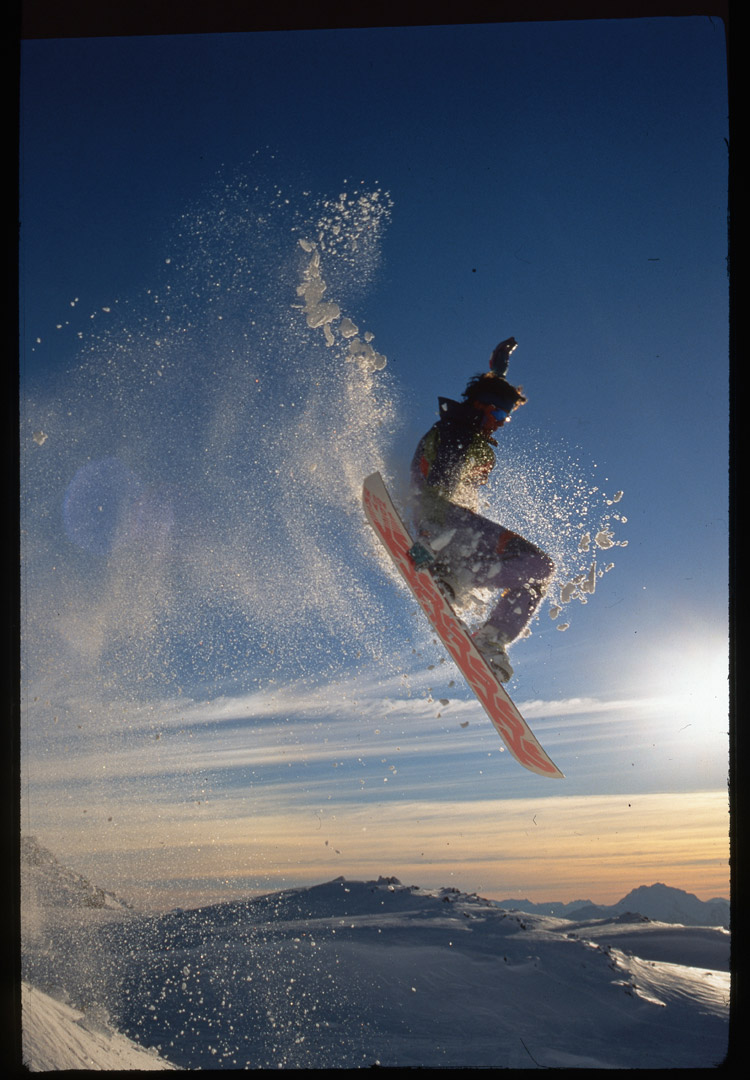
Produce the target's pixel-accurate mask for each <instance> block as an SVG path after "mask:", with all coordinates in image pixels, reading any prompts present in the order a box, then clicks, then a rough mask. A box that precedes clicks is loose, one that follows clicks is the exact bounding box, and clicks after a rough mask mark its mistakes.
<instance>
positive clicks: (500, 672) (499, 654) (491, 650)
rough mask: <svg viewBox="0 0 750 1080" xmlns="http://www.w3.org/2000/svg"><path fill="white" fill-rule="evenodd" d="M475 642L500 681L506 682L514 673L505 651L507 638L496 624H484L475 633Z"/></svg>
mask: <svg viewBox="0 0 750 1080" xmlns="http://www.w3.org/2000/svg"><path fill="white" fill-rule="evenodd" d="M473 639H474V644H475V645H476V647H477V648H478V649H479V651H480V653H481V654H482V656H483V657H484V658H485V660H486V661H487V663H488V664H489V665H490V667H491V668H492V670H493V671H494V672H495V674H496V675H497V677H498V679H499V680H500V682H503V683H506V682H508V680H509V679H510V678H511V676H512V675H513V668H512V667H511V663H510V660H509V659H508V653H507V652H506V651H505V646H506V645H507V638H505V637H504V636H503V634H502V633H501V632H500V631H499V630H497V629H495V627H494V626H483V627H481V628H480V629H479V630H477V631H476V633H475V634H474V635H473Z"/></svg>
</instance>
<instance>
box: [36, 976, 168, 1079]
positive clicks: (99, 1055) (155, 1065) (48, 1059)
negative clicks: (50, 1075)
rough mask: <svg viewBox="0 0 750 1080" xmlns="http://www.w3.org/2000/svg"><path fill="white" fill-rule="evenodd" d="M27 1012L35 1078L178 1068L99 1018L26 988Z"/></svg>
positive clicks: (39, 991) (40, 992) (38, 991)
mask: <svg viewBox="0 0 750 1080" xmlns="http://www.w3.org/2000/svg"><path fill="white" fill-rule="evenodd" d="M21 1008H22V1012H23V1059H24V1062H25V1064H26V1065H27V1067H28V1068H29V1070H30V1071H31V1072H51V1071H53V1070H54V1071H56V1070H60V1069H99V1070H102V1071H105V1070H106V1071H110V1070H112V1069H118V1070H122V1071H125V1070H126V1069H127V1070H130V1069H146V1070H152V1069H173V1068H174V1067H175V1066H173V1065H170V1064H169V1063H168V1062H166V1061H164V1059H163V1058H160V1057H159V1055H158V1054H157V1053H155V1052H154V1051H152V1050H143V1049H141V1047H139V1046H136V1044H135V1043H134V1042H131V1040H130V1039H127V1038H126V1037H125V1036H124V1035H120V1034H118V1033H117V1032H114V1031H112V1030H111V1029H110V1028H109V1027H108V1025H107V1024H106V1022H105V1021H103V1020H101V1019H98V1018H96V1016H95V1015H94V1014H89V1015H85V1014H84V1013H82V1012H80V1011H79V1010H78V1009H74V1008H72V1007H71V1006H70V1005H66V1004H65V1003H64V1002H62V1001H56V1000H55V999H54V998H51V997H50V996H49V995H48V994H44V993H42V991H41V990H38V989H36V987H33V986H29V985H28V984H27V983H24V984H23V986H22V995H21Z"/></svg>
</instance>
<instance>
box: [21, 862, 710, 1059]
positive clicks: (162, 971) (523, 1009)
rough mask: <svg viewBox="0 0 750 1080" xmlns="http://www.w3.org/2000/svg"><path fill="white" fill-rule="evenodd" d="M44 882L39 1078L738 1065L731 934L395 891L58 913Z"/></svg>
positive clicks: (28, 952)
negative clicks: (151, 1072)
mask: <svg viewBox="0 0 750 1080" xmlns="http://www.w3.org/2000/svg"><path fill="white" fill-rule="evenodd" d="M34 873H35V875H36V879H35V881H33V882H32V883H31V884H30V882H31V881H32V879H31V878H30V877H29V876H28V875H27V876H26V879H25V882H26V885H25V894H26V897H28V894H29V891H30V889H31V890H32V891H33V890H34V888H35V887H36V895H37V897H39V896H41V895H43V900H42V902H37V903H36V905H35V906H32V907H29V906H28V905H27V904H26V901H24V907H25V910H26V912H27V924H26V927H25V933H24V937H23V969H24V978H25V980H26V983H27V985H26V986H25V988H24V999H23V1001H24V1012H23V1025H24V1053H25V1055H26V1062H27V1064H28V1066H29V1068H31V1069H32V1070H35V1071H39V1070H49V1069H65V1068H106V1069H113V1068H117V1069H122V1068H133V1069H140V1068H169V1067H172V1066H174V1067H178V1068H181V1069H206V1068H230V1069H231V1068H235V1069H236V1068H362V1067H369V1066H372V1065H375V1064H380V1065H382V1066H390V1067H409V1066H412V1067H415V1066H423V1067H452V1068H461V1067H495V1068H550V1067H578V1068H653V1069H661V1068H705V1067H712V1066H715V1065H717V1064H719V1063H720V1062H721V1061H722V1060H723V1059H724V1057H725V1055H726V1053H727V1049H728V1012H729V994H730V975H729V970H728V968H729V933H728V931H726V930H724V929H722V928H720V927H680V926H676V925H667V924H663V923H655V922H651V921H648V920H644V919H642V918H640V917H635V916H633V917H628V918H627V919H624V920H623V918H622V917H620V918H619V919H614V920H588V921H584V922H574V921H572V920H570V919H565V918H560V917H555V916H549V915H538V914H532V913H524V912H519V911H508V910H507V909H504V908H502V907H500V906H498V904H497V903H496V902H494V901H491V900H485V899H483V898H481V897H479V896H476V895H473V894H472V895H467V894H464V893H461V892H459V891H457V890H456V889H443V890H424V889H420V888H418V887H416V886H404V885H402V884H400V883H399V882H398V881H397V880H396V879H394V878H379V879H378V880H377V881H367V882H363V881H349V880H346V879H344V878H338V879H336V880H334V881H330V882H327V883H325V884H321V885H316V886H313V887H310V888H301V889H291V890H288V891H284V892H277V893H271V894H268V895H266V896H260V897H254V898H246V899H242V900H237V901H233V902H227V903H221V904H215V905H212V906H210V907H204V908H198V909H194V910H186V911H183V910H175V911H172V912H169V913H167V914H163V915H148V916H145V915H138V914H136V913H133V912H131V911H128V910H126V909H124V908H123V909H121V910H120V911H119V912H118V911H117V910H115V909H114V908H113V907H109V908H108V909H107V910H106V912H105V911H104V910H103V909H101V908H99V909H95V908H91V907H82V906H80V904H79V905H78V906H77V905H76V904H75V903H72V902H71V900H70V893H69V894H68V901H67V902H66V904H57V905H54V904H52V903H51V902H50V899H51V896H52V894H53V893H54V888H53V884H52V881H51V878H54V877H56V878H57V879H58V880H65V881H67V884H68V886H69V887H70V886H71V885H72V884H74V882H72V881H71V879H70V877H68V878H64V879H61V878H60V875H59V874H57V873H56V871H55V868H54V866H48V867H47V877H46V879H45V881H46V890H40V889H39V888H38V885H39V867H38V866H37V867H36V868H35V870H34ZM81 880H82V879H81ZM86 884H87V885H88V883H86ZM90 889H91V886H89V890H90ZM86 895H88V891H87V890H86V889H83V891H82V892H81V893H80V895H79V899H80V896H86ZM29 913H30V914H29ZM63 914H65V917H61V916H62V915H63ZM156 1054H158V1055H159V1057H157V1056H156Z"/></svg>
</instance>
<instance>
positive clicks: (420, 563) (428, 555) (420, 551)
mask: <svg viewBox="0 0 750 1080" xmlns="http://www.w3.org/2000/svg"><path fill="white" fill-rule="evenodd" d="M409 555H410V556H411V560H412V562H413V563H414V565H415V566H416V568H417V570H421V569H423V567H425V566H429V565H430V564H431V563H434V561H435V556H434V555H433V553H432V552H431V551H430V549H429V548H428V547H426V546H425V545H424V544H420V543H419V542H417V543H416V544H412V546H411V547H410V548H409Z"/></svg>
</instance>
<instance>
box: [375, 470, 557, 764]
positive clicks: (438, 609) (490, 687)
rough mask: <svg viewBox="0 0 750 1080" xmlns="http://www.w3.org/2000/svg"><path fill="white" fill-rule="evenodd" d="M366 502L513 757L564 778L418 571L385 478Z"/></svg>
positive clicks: (440, 597) (379, 532)
mask: <svg viewBox="0 0 750 1080" xmlns="http://www.w3.org/2000/svg"><path fill="white" fill-rule="evenodd" d="M362 502H363V505H364V510H365V516H366V517H367V520H368V522H369V523H370V525H371V526H372V528H373V529H374V531H375V533H376V535H377V536H378V538H379V539H380V541H381V543H382V544H383V546H384V547H385V549H386V551H387V552H388V554H389V555H390V556H391V558H392V559H393V561H394V563H395V564H396V567H397V569H398V570H399V572H400V574H401V576H402V577H403V579H404V581H405V582H406V584H407V585H408V586H409V588H410V589H411V591H412V593H413V594H414V596H415V597H416V599H417V601H418V603H419V605H420V607H421V608H422V610H423V611H424V613H425V615H426V616H427V618H428V619H429V620H430V623H431V624H432V626H433V628H434V630H435V632H436V633H437V635H438V637H439V638H440V640H441V641H442V643H443V645H444V646H445V648H446V649H447V650H448V652H449V653H450V655H451V656H452V657H453V659H454V661H455V662H456V665H457V666H458V668H459V670H460V671H461V674H462V675H463V676H464V678H465V679H466V681H467V683H468V684H469V686H470V687H471V689H472V691H473V692H474V694H475V695H476V697H477V699H478V700H479V701H480V703H481V704H482V706H483V707H484V710H485V712H486V713H487V715H488V716H489V718H490V720H491V721H492V723H493V724H494V726H495V728H496V729H497V731H498V732H499V734H500V737H501V738H502V740H503V742H504V743H505V745H506V746H507V748H508V749H509V750H510V752H511V754H512V755H513V757H514V758H515V759H516V761H518V762H519V763H520V764H521V765H523V766H524V768H526V769H529V770H530V771H531V772H534V773H538V774H539V775H540V776H550V777H562V776H563V774H562V773H561V772H560V770H559V769H558V768H557V766H556V765H555V764H554V763H553V762H552V761H551V760H550V758H549V756H548V755H547V754H546V753H545V751H544V750H543V749H542V747H541V746H540V745H539V743H538V741H537V739H536V738H535V736H534V734H533V732H532V731H531V729H530V727H529V725H528V724H527V723H526V721H525V720H524V718H523V717H522V716H521V714H520V712H519V711H518V709H517V708H516V706H515V705H514V703H513V701H512V700H511V698H510V696H509V694H508V692H507V690H506V689H505V687H504V686H503V684H502V683H501V682H500V680H499V679H498V678H497V676H496V674H495V673H494V671H493V670H492V668H491V666H490V665H489V663H488V662H487V661H486V660H485V659H484V657H483V656H482V654H481V653H480V652H479V650H478V649H477V647H476V645H475V644H474V642H473V641H472V638H471V635H470V633H469V631H468V630H467V629H466V627H465V626H464V624H463V623H462V622H461V620H460V619H459V618H458V616H457V615H456V613H455V612H454V610H453V608H452V607H451V605H450V604H449V602H448V600H446V598H445V596H444V595H443V593H442V592H441V591H440V589H439V588H438V585H437V583H436V582H435V579H434V578H433V576H432V574H431V573H430V571H429V569H427V568H417V567H416V566H415V564H414V560H413V559H412V557H411V555H410V554H409V552H410V550H411V548H412V544H413V541H412V538H411V536H410V535H409V533H408V531H407V529H406V527H405V525H404V523H403V521H402V520H401V518H400V517H399V515H398V512H397V510H396V508H395V506H394V505H393V502H392V501H391V497H390V495H389V494H388V491H387V490H386V487H385V484H384V483H383V478H382V477H381V475H380V473H377V472H376V473H372V475H371V476H368V477H367V479H366V480H365V481H364V485H363V488H362Z"/></svg>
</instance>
